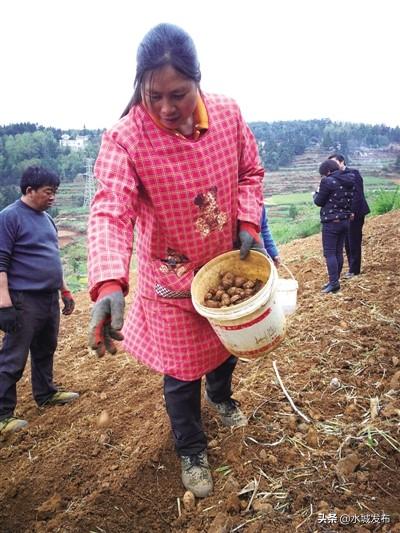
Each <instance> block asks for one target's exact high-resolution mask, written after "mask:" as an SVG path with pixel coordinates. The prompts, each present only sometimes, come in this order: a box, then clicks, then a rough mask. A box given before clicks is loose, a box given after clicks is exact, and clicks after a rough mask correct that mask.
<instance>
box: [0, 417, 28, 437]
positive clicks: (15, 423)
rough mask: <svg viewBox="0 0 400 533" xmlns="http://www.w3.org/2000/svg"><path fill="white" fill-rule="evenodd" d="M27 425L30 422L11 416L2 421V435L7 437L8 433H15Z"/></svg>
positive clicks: (0, 423) (0, 425) (0, 424)
mask: <svg viewBox="0 0 400 533" xmlns="http://www.w3.org/2000/svg"><path fill="white" fill-rule="evenodd" d="M27 425H28V422H27V421H26V420H22V419H21V418H16V417H15V416H9V417H8V418H4V419H3V420H0V435H5V434H6V433H15V432H16V431H19V430H20V429H22V428H24V427H26V426H27Z"/></svg>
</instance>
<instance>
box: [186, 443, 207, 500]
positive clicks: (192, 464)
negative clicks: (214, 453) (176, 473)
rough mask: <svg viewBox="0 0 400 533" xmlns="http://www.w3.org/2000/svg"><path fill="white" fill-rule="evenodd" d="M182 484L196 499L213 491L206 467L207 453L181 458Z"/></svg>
mask: <svg viewBox="0 0 400 533" xmlns="http://www.w3.org/2000/svg"><path fill="white" fill-rule="evenodd" d="M181 467H182V483H183V485H184V486H185V488H186V489H187V490H190V491H191V492H193V494H194V495H195V496H196V497H197V498H205V497H206V496H209V495H210V494H211V492H212V490H213V481H212V477H211V471H210V467H209V465H208V459H207V452H206V451H205V450H204V451H202V452H199V453H196V454H194V455H182V456H181Z"/></svg>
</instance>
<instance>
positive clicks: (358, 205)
mask: <svg viewBox="0 0 400 533" xmlns="http://www.w3.org/2000/svg"><path fill="white" fill-rule="evenodd" d="M329 159H331V160H333V161H336V162H337V164H338V165H339V168H340V170H341V171H342V172H343V173H344V174H352V175H353V176H354V187H355V188H354V198H353V204H352V207H351V209H352V212H353V215H354V216H353V217H352V218H351V219H350V223H349V231H348V232H347V235H346V240H345V248H346V255H347V260H348V262H349V271H348V272H347V273H346V274H345V276H344V277H345V278H352V277H353V276H357V275H358V274H360V271H361V245H362V228H363V225H364V220H365V215H367V214H368V213H369V212H370V209H369V206H368V204H367V200H366V199H365V194H364V182H363V179H362V176H361V174H360V173H359V171H358V170H356V169H355V168H347V167H346V160H345V158H344V156H343V155H342V154H332V155H330V156H329Z"/></svg>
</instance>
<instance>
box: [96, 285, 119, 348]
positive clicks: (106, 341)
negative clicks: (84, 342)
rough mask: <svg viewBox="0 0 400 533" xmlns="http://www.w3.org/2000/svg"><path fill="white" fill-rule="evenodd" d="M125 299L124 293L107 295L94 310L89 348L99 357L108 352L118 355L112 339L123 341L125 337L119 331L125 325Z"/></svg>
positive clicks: (98, 302)
mask: <svg viewBox="0 0 400 533" xmlns="http://www.w3.org/2000/svg"><path fill="white" fill-rule="evenodd" d="M124 308H125V298H124V295H123V294H122V291H115V292H111V293H110V294H107V295H106V296H104V297H103V298H101V299H100V300H98V301H97V302H96V303H95V304H94V306H93V309H92V313H91V320H90V325H89V346H90V347H91V348H92V349H93V350H96V353H97V355H98V356H99V357H103V355H104V354H105V353H106V351H107V352H109V353H111V354H115V353H117V348H116V346H115V344H114V342H113V340H112V339H114V340H117V341H121V340H122V339H123V338H124V336H123V335H122V333H121V332H120V331H119V330H120V329H121V328H122V326H123V324H124Z"/></svg>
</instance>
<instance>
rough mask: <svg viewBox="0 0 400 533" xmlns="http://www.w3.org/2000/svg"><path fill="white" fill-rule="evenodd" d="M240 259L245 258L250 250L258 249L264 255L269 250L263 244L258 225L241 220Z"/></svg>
mask: <svg viewBox="0 0 400 533" xmlns="http://www.w3.org/2000/svg"><path fill="white" fill-rule="evenodd" d="M239 243H240V259H245V258H246V257H247V255H248V253H249V251H250V250H256V251H257V252H261V253H262V254H264V255H267V252H266V250H265V248H264V246H263V245H262V242H261V238H260V235H259V233H258V232H257V227H256V225H255V224H252V223H251V222H242V221H240V222H239Z"/></svg>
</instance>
